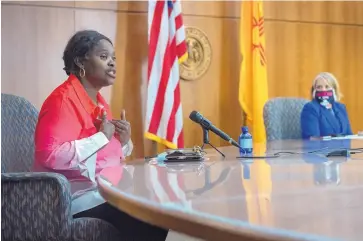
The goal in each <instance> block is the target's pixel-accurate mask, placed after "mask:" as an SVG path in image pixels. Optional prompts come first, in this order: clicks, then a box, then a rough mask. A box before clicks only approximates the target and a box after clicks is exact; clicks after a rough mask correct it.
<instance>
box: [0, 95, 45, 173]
mask: <svg viewBox="0 0 363 241" xmlns="http://www.w3.org/2000/svg"><path fill="white" fill-rule="evenodd" d="M38 114H39V112H38V110H37V109H36V108H35V107H34V106H33V105H32V104H31V103H30V102H29V101H27V100H26V99H24V98H22V97H19V96H15V95H10V94H3V93H2V94H1V172H2V173H5V172H28V171H30V170H31V167H32V165H33V160H34V133H35V127H36V123H37V120H38Z"/></svg>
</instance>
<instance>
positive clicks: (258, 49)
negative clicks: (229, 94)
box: [239, 1, 268, 142]
mask: <svg viewBox="0 0 363 241" xmlns="http://www.w3.org/2000/svg"><path fill="white" fill-rule="evenodd" d="M240 50H241V54H242V64H241V72H240V84H239V102H240V104H241V106H242V109H243V111H244V112H245V113H246V115H247V125H248V127H249V128H250V129H251V132H252V137H253V140H254V142H265V141H266V133H265V125H264V122H263V107H264V105H265V103H266V101H267V100H268V87H267V70H266V56H265V34H264V17H263V3H262V1H242V2H241V22H240Z"/></svg>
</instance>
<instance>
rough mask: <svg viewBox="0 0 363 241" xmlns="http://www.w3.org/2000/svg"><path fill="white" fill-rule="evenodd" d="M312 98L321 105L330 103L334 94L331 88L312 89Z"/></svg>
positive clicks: (333, 98)
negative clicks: (322, 89) (323, 89)
mask: <svg viewBox="0 0 363 241" xmlns="http://www.w3.org/2000/svg"><path fill="white" fill-rule="evenodd" d="M314 98H315V99H316V100H317V101H318V102H319V103H320V104H321V105H323V106H325V107H327V105H329V104H330V105H332V104H333V103H334V101H335V94H334V91H333V90H325V91H320V90H316V91H314Z"/></svg>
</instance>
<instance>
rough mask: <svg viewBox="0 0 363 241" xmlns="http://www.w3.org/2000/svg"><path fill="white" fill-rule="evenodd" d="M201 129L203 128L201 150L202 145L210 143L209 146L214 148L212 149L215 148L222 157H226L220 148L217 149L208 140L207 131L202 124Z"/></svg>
mask: <svg viewBox="0 0 363 241" xmlns="http://www.w3.org/2000/svg"><path fill="white" fill-rule="evenodd" d="M202 129H203V145H202V148H201V149H202V150H203V148H204V145H205V144H207V145H210V146H211V147H213V148H214V150H216V151H217V152H218V153H219V154H221V155H222V156H223V157H226V156H225V155H224V154H223V153H222V152H221V151H220V150H218V149H217V148H216V147H215V146H213V145H212V143H210V142H209V132H208V130H207V129H206V128H204V127H203V126H202Z"/></svg>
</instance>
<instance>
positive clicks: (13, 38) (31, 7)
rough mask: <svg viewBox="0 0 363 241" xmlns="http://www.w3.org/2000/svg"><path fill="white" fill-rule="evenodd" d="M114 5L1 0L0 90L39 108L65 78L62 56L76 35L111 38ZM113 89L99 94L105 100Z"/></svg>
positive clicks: (112, 37)
mask: <svg viewBox="0 0 363 241" xmlns="http://www.w3.org/2000/svg"><path fill="white" fill-rule="evenodd" d="M112 4H116V6H117V2H103V3H102V2H97V3H96V2H77V3H76V4H75V2H74V1H64V2H57V1H49V2H41V1H38V2H37V1H19V2H2V8H1V18H2V28H1V31H2V32H1V33H2V41H1V47H2V55H1V68H2V71H1V79H2V83H1V88H2V92H3V93H12V94H16V95H19V96H23V97H25V98H26V99H28V100H29V101H30V102H31V103H33V104H34V105H35V106H36V107H37V108H38V109H40V107H41V105H42V104H43V102H44V100H45V98H46V97H47V96H48V95H49V94H50V93H51V92H52V91H53V89H54V88H56V87H57V86H58V85H59V84H61V83H62V82H63V81H64V80H65V79H66V78H67V75H66V74H65V72H64V71H63V67H64V64H63V60H62V55H63V51H64V48H65V46H66V44H67V41H68V39H69V38H70V37H71V36H72V34H74V32H75V31H77V30H81V29H95V30H97V31H100V32H101V33H103V34H105V35H106V36H108V37H109V38H111V40H113V41H114V40H115V36H116V25H117V24H116V23H117V13H116V11H115V5H112ZM76 5H77V8H75V6H76ZM112 6H113V7H112ZM97 8H100V9H97ZM112 8H113V10H112V11H108V10H105V9H112ZM111 88H112V87H108V88H104V89H102V90H101V92H102V94H103V96H104V97H105V99H106V100H107V101H110V99H111Z"/></svg>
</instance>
